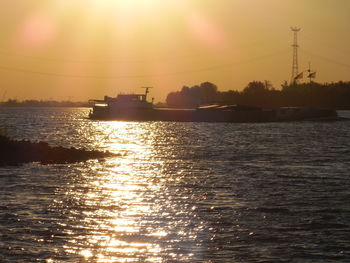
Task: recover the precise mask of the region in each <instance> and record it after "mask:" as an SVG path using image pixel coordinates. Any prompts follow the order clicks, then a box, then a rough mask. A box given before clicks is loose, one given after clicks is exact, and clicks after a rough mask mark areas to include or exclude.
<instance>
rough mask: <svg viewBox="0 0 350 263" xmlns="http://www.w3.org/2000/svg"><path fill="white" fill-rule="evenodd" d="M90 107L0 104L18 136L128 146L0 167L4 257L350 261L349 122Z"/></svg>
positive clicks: (0, 122)
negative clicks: (147, 116) (151, 116)
mask: <svg viewBox="0 0 350 263" xmlns="http://www.w3.org/2000/svg"><path fill="white" fill-rule="evenodd" d="M87 114H88V109H80V108H74V109H68V108H63V109H61V108H60V109H57V108H43V109H41V108H12V109H6V108H0V128H2V130H5V132H6V133H8V134H9V135H11V136H12V137H14V138H17V139H30V140H34V141H47V142H49V144H51V145H61V146H66V147H71V146H74V147H79V148H86V149H98V150H109V151H111V152H114V153H116V154H118V155H117V156H116V157H112V158H106V159H104V160H90V161H87V162H82V163H74V164H56V165H41V164H39V163H32V164H25V165H21V166H17V167H0V262H4V263H7V262H16V263H17V262H45V263H46V262H47V263H49V262H264V263H266V262H350V202H349V201H350V180H349V179H350V178H349V176H350V139H349V138H350V122H348V121H340V122H293V123H253V124H230V123H175V122H174V123H172V122H140V123H139V122H118V121H112V122H98V121H90V120H88V119H86V118H85V117H86V116H87ZM341 114H342V115H343V116H348V117H350V113H349V112H341Z"/></svg>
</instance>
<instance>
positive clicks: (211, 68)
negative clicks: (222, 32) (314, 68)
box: [0, 49, 288, 79]
mask: <svg viewBox="0 0 350 263" xmlns="http://www.w3.org/2000/svg"><path fill="white" fill-rule="evenodd" d="M286 52H288V49H283V50H280V51H279V52H274V53H270V54H267V55H264V56H260V57H256V58H253V59H248V60H242V61H238V62H233V63H226V64H220V65H215V66H211V67H205V68H199V69H192V70H183V71H176V72H169V73H160V74H148V75H121V76H99V75H72V74H64V73H56V72H45V71H36V70H28V69H23V68H16V67H7V66H0V70H4V71H12V72H19V73H27V74H36V75H45V76H52V77H63V78H87V79H122V78H148V77H165V76H173V75H184V74H191V73H199V72H205V71H214V70H219V69H223V68H231V67H234V66H239V65H243V64H249V63H253V62H256V61H260V60H265V59H269V58H271V57H275V56H277V55H280V54H284V53H286Z"/></svg>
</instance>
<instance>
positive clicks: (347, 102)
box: [166, 81, 350, 110]
mask: <svg viewBox="0 0 350 263" xmlns="http://www.w3.org/2000/svg"><path fill="white" fill-rule="evenodd" d="M166 102H167V105H168V106H169V107H180V108H195V107H198V106H199V105H203V104H211V103H216V104H236V105H247V106H254V107H262V108H278V107H324V108H332V109H348V110H350V82H343V81H339V82H335V83H324V84H321V83H317V82H310V83H302V84H293V85H288V84H287V83H284V84H283V85H282V87H281V89H275V88H274V87H273V86H272V85H271V84H270V82H268V81H252V82H250V83H248V85H247V86H246V87H245V88H244V89H243V90H242V91H237V90H228V91H219V90H218V88H217V86H216V85H215V84H213V83H210V82H204V83H201V84H200V85H195V86H193V87H188V86H184V87H182V89H181V90H180V91H177V92H171V93H169V94H168V96H167V98H166Z"/></svg>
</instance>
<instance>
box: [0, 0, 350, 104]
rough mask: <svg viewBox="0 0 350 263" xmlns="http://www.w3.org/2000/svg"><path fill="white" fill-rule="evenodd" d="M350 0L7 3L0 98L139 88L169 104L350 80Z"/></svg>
mask: <svg viewBox="0 0 350 263" xmlns="http://www.w3.org/2000/svg"><path fill="white" fill-rule="evenodd" d="M349 14H350V0H336V1H335V0H0V32H1V33H0V34H1V40H0V41H1V42H0V57H1V61H0V100H2V98H3V97H4V95H5V91H6V95H5V99H8V98H18V99H20V100H22V99H29V98H33V99H50V98H52V99H57V100H63V99H70V100H87V99H89V98H102V97H103V96H104V95H110V96H115V95H117V94H118V93H119V92H124V93H125V92H141V91H142V90H141V89H139V87H142V86H153V87H154V89H153V90H152V92H151V96H152V97H155V99H156V101H164V100H165V97H166V95H167V94H168V93H169V92H170V91H176V90H179V89H181V87H182V86H184V85H187V86H193V85H195V84H200V83H201V82H204V81H210V82H213V83H215V84H216V85H218V87H219V89H220V90H229V89H235V90H241V89H243V88H244V87H245V86H246V85H247V83H248V82H249V81H252V80H269V81H271V83H272V84H273V85H274V86H275V87H276V88H280V85H281V83H282V82H283V81H284V80H288V81H289V80H290V75H291V66H292V48H291V44H292V32H291V31H290V26H299V27H301V28H302V30H301V32H300V34H299V45H300V50H299V69H300V70H303V69H307V68H308V63H309V62H311V67H312V69H314V70H316V71H317V78H316V81H319V82H332V81H338V80H345V81H348V80H350V76H349V72H350V15H349Z"/></svg>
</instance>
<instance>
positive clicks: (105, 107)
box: [89, 88, 338, 123]
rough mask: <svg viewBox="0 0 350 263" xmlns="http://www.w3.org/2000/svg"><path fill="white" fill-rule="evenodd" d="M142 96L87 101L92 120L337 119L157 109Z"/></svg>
mask: <svg viewBox="0 0 350 263" xmlns="http://www.w3.org/2000/svg"><path fill="white" fill-rule="evenodd" d="M148 93H149V90H148V88H146V91H145V94H119V95H118V96H117V97H116V98H112V97H108V96H105V97H104V99H103V100H90V104H91V106H92V110H91V111H90V113H89V118H90V119H93V120H124V121H176V122H237V123H240V122H277V121H302V120H336V119H337V118H338V115H337V112H336V111H335V110H332V109H323V108H308V107H284V108H278V109H262V108H258V107H251V106H244V105H219V104H210V105H205V106H200V107H197V108H196V109H174V108H156V107H154V106H153V102H148V101H147V94H148Z"/></svg>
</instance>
